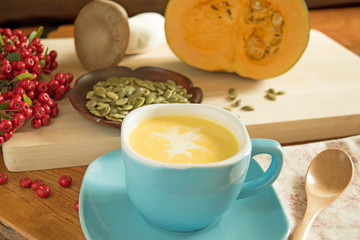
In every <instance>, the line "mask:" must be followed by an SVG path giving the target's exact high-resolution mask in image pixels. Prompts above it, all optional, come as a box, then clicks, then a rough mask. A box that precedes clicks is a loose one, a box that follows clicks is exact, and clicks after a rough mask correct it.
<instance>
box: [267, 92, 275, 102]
mask: <svg viewBox="0 0 360 240" xmlns="http://www.w3.org/2000/svg"><path fill="white" fill-rule="evenodd" d="M265 97H266V98H267V99H269V100H271V101H275V100H276V95H275V94H273V93H270V92H268V93H266V95H265Z"/></svg>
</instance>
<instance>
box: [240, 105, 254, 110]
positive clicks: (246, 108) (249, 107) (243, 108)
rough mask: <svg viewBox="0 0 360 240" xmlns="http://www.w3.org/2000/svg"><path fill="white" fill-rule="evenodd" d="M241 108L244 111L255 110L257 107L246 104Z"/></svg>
mask: <svg viewBox="0 0 360 240" xmlns="http://www.w3.org/2000/svg"><path fill="white" fill-rule="evenodd" d="M241 110H244V111H254V110H255V108H254V107H252V106H249V105H246V106H243V107H242V108H241Z"/></svg>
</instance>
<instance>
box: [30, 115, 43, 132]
mask: <svg viewBox="0 0 360 240" xmlns="http://www.w3.org/2000/svg"><path fill="white" fill-rule="evenodd" d="M41 125H42V123H41V119H40V118H33V119H32V120H31V126H32V127H33V128H35V129H36V128H39V127H41Z"/></svg>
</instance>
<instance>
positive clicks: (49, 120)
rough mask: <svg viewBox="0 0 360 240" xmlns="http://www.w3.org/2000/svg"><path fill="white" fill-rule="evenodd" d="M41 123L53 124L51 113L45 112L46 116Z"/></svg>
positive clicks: (44, 124)
mask: <svg viewBox="0 0 360 240" xmlns="http://www.w3.org/2000/svg"><path fill="white" fill-rule="evenodd" d="M41 124H42V125H43V126H49V125H50V124H51V117H50V115H49V114H45V115H44V117H42V118H41Z"/></svg>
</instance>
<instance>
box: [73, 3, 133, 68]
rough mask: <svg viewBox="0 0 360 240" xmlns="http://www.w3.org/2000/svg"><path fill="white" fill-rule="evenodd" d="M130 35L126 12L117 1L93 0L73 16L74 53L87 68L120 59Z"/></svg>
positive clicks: (114, 62) (111, 64) (113, 64)
mask: <svg viewBox="0 0 360 240" xmlns="http://www.w3.org/2000/svg"><path fill="white" fill-rule="evenodd" d="M129 36H130V30H129V23H128V14H127V12H126V10H125V9H124V8H123V7H122V6H121V5H120V4H118V3H116V2H112V1H108V0H95V1H92V2H90V3H88V4H87V5H85V6H84V7H83V8H82V9H81V10H80V12H79V14H78V15H77V17H76V20H75V24H74V40H75V49H76V54H77V56H78V58H79V60H80V62H81V64H82V65H83V66H84V67H85V68H86V69H88V70H95V69H100V68H104V67H111V66H116V65H118V63H119V62H120V61H121V60H122V59H123V57H124V55H125V51H126V49H127V46H128V42H129Z"/></svg>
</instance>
